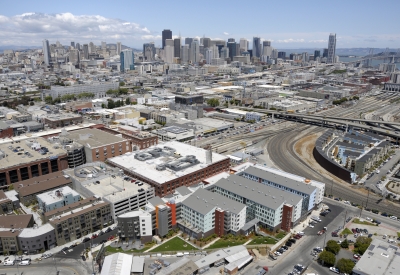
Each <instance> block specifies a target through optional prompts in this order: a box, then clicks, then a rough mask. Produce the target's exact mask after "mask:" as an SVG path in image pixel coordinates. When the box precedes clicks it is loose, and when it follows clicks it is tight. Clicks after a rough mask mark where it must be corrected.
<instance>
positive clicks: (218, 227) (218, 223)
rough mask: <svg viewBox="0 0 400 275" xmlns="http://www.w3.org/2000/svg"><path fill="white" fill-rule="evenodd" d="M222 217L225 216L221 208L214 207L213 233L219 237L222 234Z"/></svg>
mask: <svg viewBox="0 0 400 275" xmlns="http://www.w3.org/2000/svg"><path fill="white" fill-rule="evenodd" d="M224 217H225V212H224V211H223V210H222V209H218V208H217V209H215V227H214V230H215V234H217V235H218V236H219V237H221V236H223V235H224V233H225V232H224V231H225V230H224Z"/></svg>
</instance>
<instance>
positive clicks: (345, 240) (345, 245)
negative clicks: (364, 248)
mask: <svg viewBox="0 0 400 275" xmlns="http://www.w3.org/2000/svg"><path fill="white" fill-rule="evenodd" d="M340 246H341V247H342V248H349V242H348V241H347V239H344V241H343V242H342V243H341V244H340Z"/></svg>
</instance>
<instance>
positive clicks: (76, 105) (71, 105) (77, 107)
mask: <svg viewBox="0 0 400 275" xmlns="http://www.w3.org/2000/svg"><path fill="white" fill-rule="evenodd" d="M65 109H66V110H68V111H71V112H82V113H85V112H86V111H90V110H91V109H93V103H92V102H89V101H88V102H85V101H71V102H67V103H66V104H65Z"/></svg>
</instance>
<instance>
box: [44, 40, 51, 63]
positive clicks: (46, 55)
mask: <svg viewBox="0 0 400 275" xmlns="http://www.w3.org/2000/svg"><path fill="white" fill-rule="evenodd" d="M43 60H44V64H46V65H47V66H49V65H50V61H51V55H50V45H49V40H47V39H45V40H43Z"/></svg>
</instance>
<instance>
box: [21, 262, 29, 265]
mask: <svg viewBox="0 0 400 275" xmlns="http://www.w3.org/2000/svg"><path fill="white" fill-rule="evenodd" d="M30 264H31V261H22V262H20V263H19V265H30Z"/></svg>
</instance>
